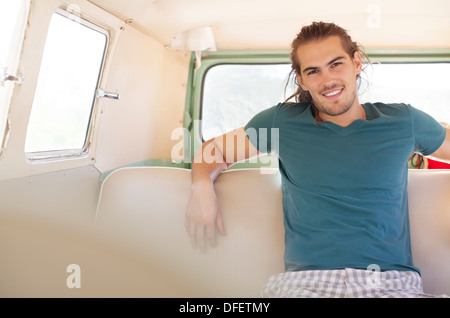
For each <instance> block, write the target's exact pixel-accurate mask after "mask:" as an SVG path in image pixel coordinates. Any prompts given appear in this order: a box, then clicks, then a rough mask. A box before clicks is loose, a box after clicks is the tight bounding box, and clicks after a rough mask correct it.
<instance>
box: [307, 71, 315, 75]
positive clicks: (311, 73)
mask: <svg viewBox="0 0 450 318" xmlns="http://www.w3.org/2000/svg"><path fill="white" fill-rule="evenodd" d="M316 73H317V70H312V71H309V72H308V75H313V74H316Z"/></svg>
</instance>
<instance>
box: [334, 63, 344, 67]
mask: <svg viewBox="0 0 450 318" xmlns="http://www.w3.org/2000/svg"><path fill="white" fill-rule="evenodd" d="M341 64H342V62H336V63H333V65H332V67H336V66H339V65H341Z"/></svg>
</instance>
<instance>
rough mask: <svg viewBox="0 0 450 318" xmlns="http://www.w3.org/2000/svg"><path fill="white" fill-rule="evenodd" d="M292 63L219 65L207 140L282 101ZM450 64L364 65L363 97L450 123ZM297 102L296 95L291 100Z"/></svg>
mask: <svg viewBox="0 0 450 318" xmlns="http://www.w3.org/2000/svg"><path fill="white" fill-rule="evenodd" d="M289 72H290V65H289V64H267V65H251V64H217V65H215V66H212V67H211V68H210V69H209V70H208V71H207V72H206V73H205V77H204V80H203V88H202V97H201V120H202V121H201V127H202V128H201V131H202V136H201V137H202V138H203V140H208V139H210V138H213V137H215V136H218V135H221V134H223V133H225V132H227V131H229V130H232V129H235V128H238V127H242V126H244V125H245V124H246V123H247V121H248V120H249V119H251V117H252V116H253V115H255V114H256V113H258V112H259V111H261V110H263V109H265V108H268V107H270V106H273V105H276V104H277V103H279V102H282V101H284V100H285V99H286V98H287V97H289V96H290V94H291V93H292V92H293V88H290V87H288V89H287V91H286V93H285V85H286V80H287V76H288V74H289ZM447 74H450V63H382V64H373V65H370V66H368V67H366V68H365V72H364V73H363V74H362V81H361V85H360V90H359V98H360V102H361V103H364V102H366V101H367V102H386V103H396V102H401V103H408V104H411V105H412V106H414V107H416V108H418V109H421V110H423V111H425V112H427V113H428V114H430V115H431V116H433V117H434V118H435V119H436V120H438V121H439V122H446V123H449V124H450V107H448V101H449V100H450V80H449V77H448V75H447ZM292 101H293V100H292Z"/></svg>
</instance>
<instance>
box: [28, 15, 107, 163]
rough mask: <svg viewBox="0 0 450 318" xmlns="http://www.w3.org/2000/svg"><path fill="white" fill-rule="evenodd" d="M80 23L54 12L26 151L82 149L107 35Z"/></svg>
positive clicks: (76, 150) (77, 20) (35, 97)
mask: <svg viewBox="0 0 450 318" xmlns="http://www.w3.org/2000/svg"><path fill="white" fill-rule="evenodd" d="M80 21H81V20H80V19H76V20H71V19H69V18H67V17H65V16H63V15H61V14H58V13H55V14H53V17H52V20H51V22H50V27H49V30H48V35H47V39H46V43H45V48H44V53H43V58H42V62H41V67H40V73H39V78H38V83H37V87H36V92H35V96H34V101H33V107H32V112H31V116H30V122H29V124H28V130H27V138H26V144H25V152H26V153H28V157H33V156H34V155H33V154H31V155H30V153H36V152H49V151H65V150H72V151H75V153H81V152H82V151H83V148H84V146H85V142H86V137H87V133H88V128H89V123H90V117H91V111H92V107H93V104H94V101H95V92H96V89H97V83H98V80H99V75H100V71H101V67H102V62H103V56H104V52H105V48H106V43H107V36H106V34H105V33H103V32H102V31H101V30H100V31H99V30H97V29H96V28H95V27H93V26H91V25H89V24H88V23H87V22H85V21H83V22H82V23H79V22H80Z"/></svg>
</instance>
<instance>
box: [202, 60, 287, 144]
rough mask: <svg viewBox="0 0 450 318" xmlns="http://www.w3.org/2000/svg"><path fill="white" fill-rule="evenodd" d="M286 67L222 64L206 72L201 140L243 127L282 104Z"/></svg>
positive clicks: (284, 65) (285, 65)
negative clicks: (265, 110)
mask: <svg viewBox="0 0 450 318" xmlns="http://www.w3.org/2000/svg"><path fill="white" fill-rule="evenodd" d="M290 68H291V66H290V65H288V64H253V65H252V64H222V65H217V66H214V67H212V68H210V69H209V70H208V72H207V73H206V77H205V79H204V85H203V96H202V122H201V124H202V125H201V130H202V135H203V139H204V140H208V139H210V138H212V137H215V136H218V135H221V134H223V133H225V132H227V131H229V130H232V129H235V128H238V127H242V126H244V125H245V124H246V123H247V122H248V121H249V120H250V119H251V118H252V117H253V116H254V115H255V114H256V113H258V112H259V111H261V110H263V109H265V108H268V107H270V106H273V105H276V104H277V103H279V102H282V101H284V100H285V96H284V90H285V83H286V80H287V76H288V74H289V71H290Z"/></svg>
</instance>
